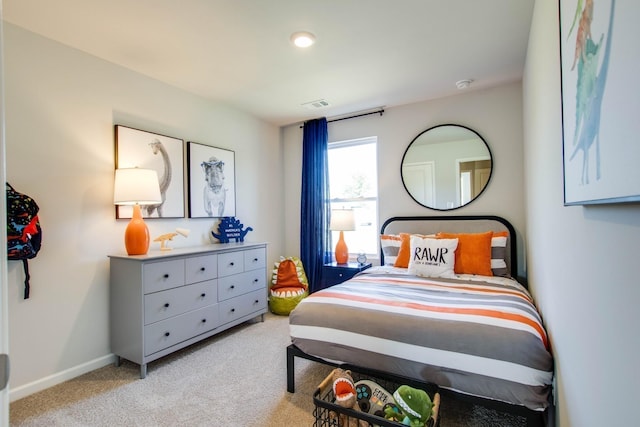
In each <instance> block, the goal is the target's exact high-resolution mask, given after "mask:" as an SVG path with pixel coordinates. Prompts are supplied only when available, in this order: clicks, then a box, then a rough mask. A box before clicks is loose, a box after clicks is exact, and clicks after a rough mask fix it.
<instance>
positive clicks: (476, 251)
mask: <svg viewBox="0 0 640 427" xmlns="http://www.w3.org/2000/svg"><path fill="white" fill-rule="evenodd" d="M437 237H438V238H439V239H456V238H457V239H458V248H457V249H456V262H455V265H454V268H453V271H454V272H455V273H456V274H480V275H483V276H493V271H492V270H491V238H492V237H493V231H487V232H486V233H438V234H437Z"/></svg>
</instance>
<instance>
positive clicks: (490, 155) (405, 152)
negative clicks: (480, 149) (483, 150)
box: [400, 123, 495, 212]
mask: <svg viewBox="0 0 640 427" xmlns="http://www.w3.org/2000/svg"><path fill="white" fill-rule="evenodd" d="M444 126H455V127H459V128H464V129H467V130H468V131H470V132H473V133H474V134H476V135H477V136H478V138H480V140H481V141H482V142H483V143H484V145H485V147H487V151H488V152H489V157H490V159H491V171H490V172H489V178H488V179H487V183H486V184H485V186H484V187H482V190H480V192H479V193H478V194H477V195H476V196H475V197H474V198H473V199H471V200H469V201H468V202H467V203H465V204H464V205H460V206H455V207H453V208H444V209H442V208H436V207H432V206H427V205H425V204H424V203H421V202H419V201H418V200H416V198H415V197H414V196H413V194H411V192H410V191H409V189H408V188H407V184H406V183H405V182H404V175H403V174H402V166H403V165H404V159H405V157H406V156H407V152H408V151H409V149H410V148H411V146H412V145H413V143H414V142H415V141H416V140H417V139H418V138H420V136H422V135H424V134H425V133H427V132H429V131H430V130H433V129H437V128H440V127H444ZM494 164H495V161H494V160H493V153H491V148H489V144H487V141H486V140H485V139H484V138H483V137H482V135H480V134H479V133H478V132H476V131H475V130H473V129H471V128H470V127H468V126H464V125H458V124H454V123H444V124H440V125H436V126H432V127H430V128H428V129H426V130H424V131H422V132H420V133H419V134H418V135H416V137H415V138H413V139H412V140H411V142H410V143H409V145H408V146H407V148H406V149H405V150H404V154H403V155H402V161H400V179H401V180H402V186H403V187H404V189H405V191H406V192H407V194H408V195H409V197H411V198H412V199H413V201H414V202H416V203H417V204H419V205H420V206H422V207H425V208H427V209H431V210H434V211H440V212H448V211H454V210H456V209H460V208H463V207H465V206H468V205H469V204H471V203H473V201H474V200H476V199H478V198H479V197H480V196H481V195H482V194H483V193H484V192H485V190H486V189H487V187H488V186H489V183H490V182H491V177H492V176H493V169H494Z"/></svg>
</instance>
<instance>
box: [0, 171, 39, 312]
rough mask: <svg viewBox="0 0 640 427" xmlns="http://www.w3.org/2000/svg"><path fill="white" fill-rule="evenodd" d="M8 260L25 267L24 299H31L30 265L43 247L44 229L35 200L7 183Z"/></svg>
mask: <svg viewBox="0 0 640 427" xmlns="http://www.w3.org/2000/svg"><path fill="white" fill-rule="evenodd" d="M6 184H7V259H9V260H21V261H22V264H23V266H24V274H25V279H24V299H27V298H29V288H30V286H29V279H30V276H29V264H28V260H29V259H31V258H34V257H35V256H36V255H37V254H38V251H39V250H40V246H41V245H42V229H41V228H40V219H39V218H38V211H39V210H40V208H39V207H38V204H37V203H36V201H35V200H33V199H32V198H31V197H29V196H27V195H26V194H22V193H19V192H17V191H16V190H14V189H13V187H12V186H11V185H10V184H9V183H8V182H7V183H6Z"/></svg>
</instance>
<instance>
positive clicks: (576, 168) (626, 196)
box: [559, 0, 640, 206]
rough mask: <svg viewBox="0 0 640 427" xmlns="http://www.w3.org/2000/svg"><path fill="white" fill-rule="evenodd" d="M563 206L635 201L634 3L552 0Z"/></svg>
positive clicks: (639, 150) (639, 184) (639, 182)
mask: <svg viewBox="0 0 640 427" xmlns="http://www.w3.org/2000/svg"><path fill="white" fill-rule="evenodd" d="M559 6H560V10H559V17H560V71H561V83H562V86H561V87H562V141H563V176H564V204H565V206H569V205H590V204H610V203H624V202H638V201H640V168H638V163H640V144H638V143H637V140H638V134H640V121H638V117H637V116H638V111H639V110H640V98H639V97H638V96H637V94H638V93H639V92H640V83H639V82H640V80H638V78H637V71H636V69H635V68H634V67H633V66H631V64H633V63H634V61H635V60H636V58H637V57H636V56H635V54H636V52H637V51H638V48H637V40H638V37H640V30H639V28H640V27H638V25H637V23H636V21H637V17H638V16H639V14H640V2H637V1H620V0H617V1H616V0H560V2H559Z"/></svg>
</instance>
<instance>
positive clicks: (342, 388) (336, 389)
mask: <svg viewBox="0 0 640 427" xmlns="http://www.w3.org/2000/svg"><path fill="white" fill-rule="evenodd" d="M332 375H333V395H334V396H335V399H336V400H335V403H336V404H337V405H339V406H341V407H343V408H349V409H353V410H355V411H358V410H360V407H359V406H358V400H357V398H356V386H355V384H354V383H353V378H352V377H351V371H348V370H344V369H340V368H336V369H334V370H333V374H332ZM329 416H330V417H332V418H334V419H335V417H336V414H335V412H332V413H330V414H329ZM337 417H338V425H339V426H341V427H346V426H348V427H368V426H369V423H368V422H366V421H364V420H359V419H357V418H354V417H349V416H347V415H345V414H343V413H340V414H338V415H337Z"/></svg>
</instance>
